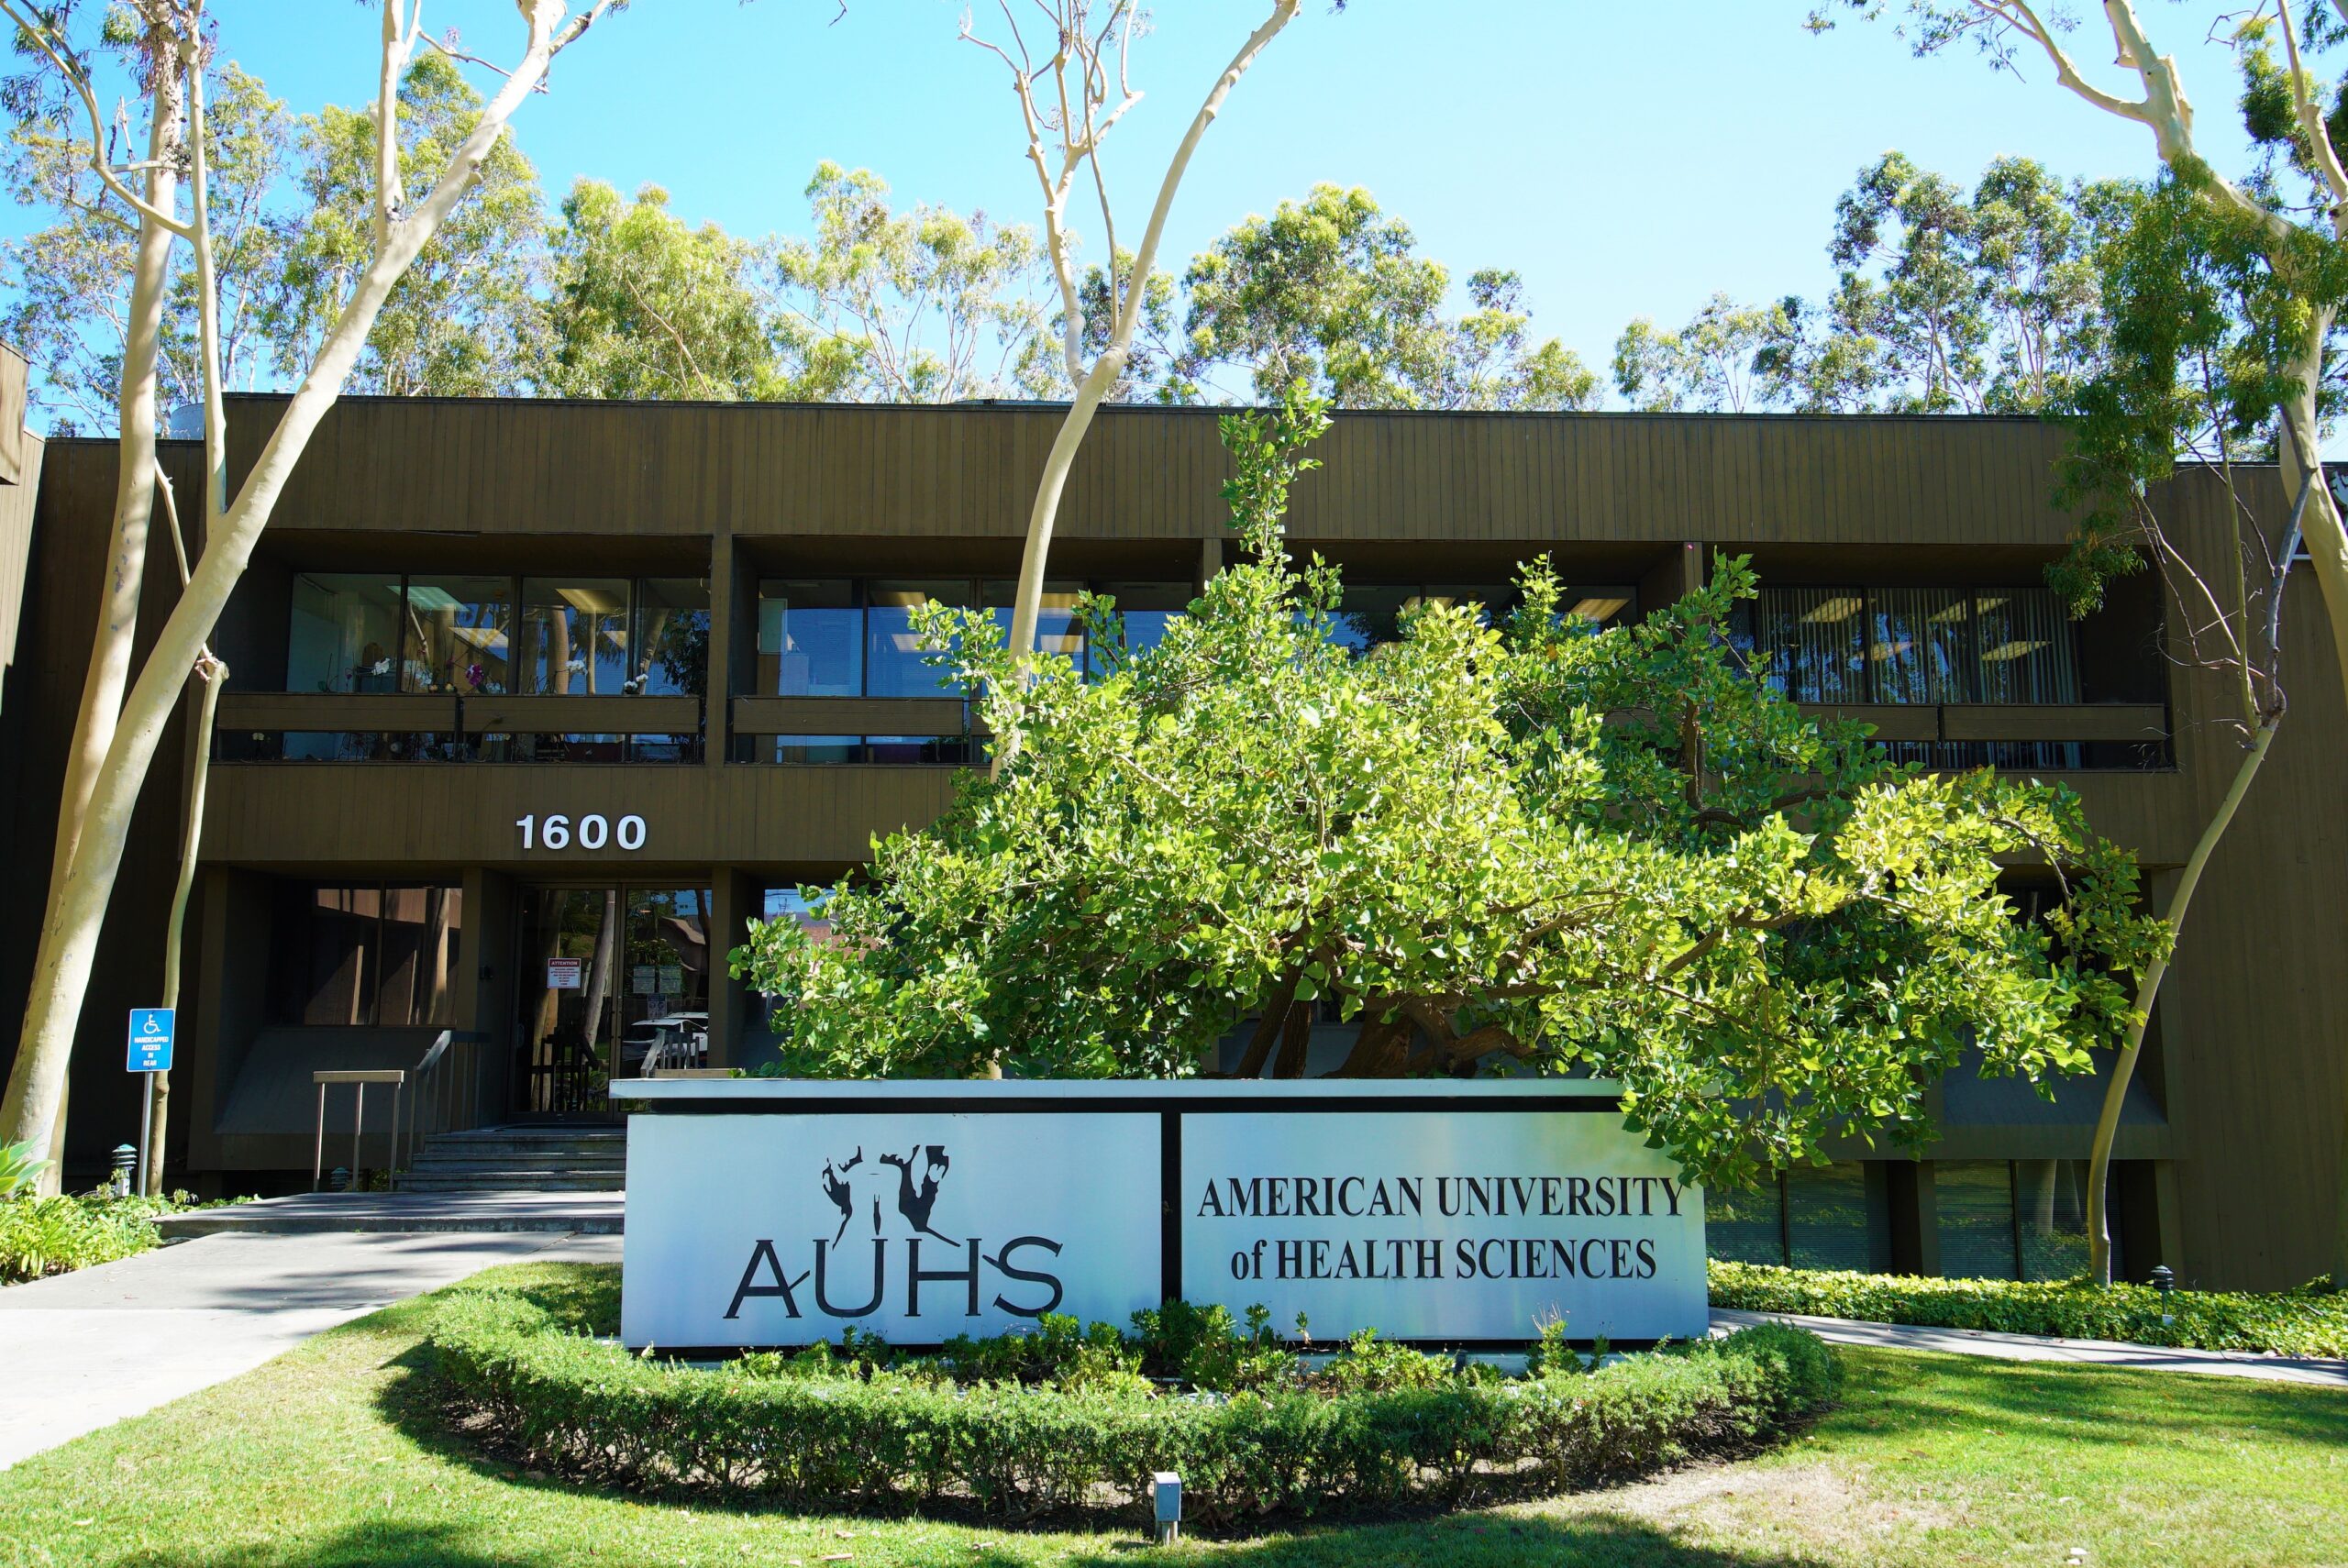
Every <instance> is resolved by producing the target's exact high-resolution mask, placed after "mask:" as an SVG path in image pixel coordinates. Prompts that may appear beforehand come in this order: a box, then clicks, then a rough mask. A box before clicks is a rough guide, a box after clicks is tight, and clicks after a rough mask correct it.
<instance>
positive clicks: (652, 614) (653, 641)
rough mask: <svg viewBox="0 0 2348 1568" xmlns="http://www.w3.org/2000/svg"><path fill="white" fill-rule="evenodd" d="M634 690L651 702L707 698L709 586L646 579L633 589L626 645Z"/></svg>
mask: <svg viewBox="0 0 2348 1568" xmlns="http://www.w3.org/2000/svg"><path fill="white" fill-rule="evenodd" d="M629 665H630V668H631V669H632V670H633V672H634V673H633V675H632V676H631V679H632V680H633V681H634V683H635V689H636V690H637V691H639V692H642V693H644V694H646V695H648V696H652V697H706V696H707V695H709V583H708V582H707V580H704V579H701V578H692V577H653V578H647V579H645V580H644V581H643V582H641V583H639V584H637V593H636V634H635V638H634V641H633V642H631V643H630V645H629Z"/></svg>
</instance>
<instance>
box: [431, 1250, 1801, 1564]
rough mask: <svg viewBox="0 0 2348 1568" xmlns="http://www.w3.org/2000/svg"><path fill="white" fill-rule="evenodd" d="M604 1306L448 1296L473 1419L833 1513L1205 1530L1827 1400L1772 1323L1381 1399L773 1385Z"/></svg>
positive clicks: (1471, 1484)
mask: <svg viewBox="0 0 2348 1568" xmlns="http://www.w3.org/2000/svg"><path fill="white" fill-rule="evenodd" d="M593 1296H594V1293H593V1291H592V1290H591V1291H590V1292H588V1293H587V1294H586V1295H584V1296H582V1295H581V1293H580V1292H579V1291H578V1290H576V1289H573V1290H571V1291H570V1292H569V1293H568V1298H567V1299H566V1298H565V1293H564V1292H563V1291H561V1290H560V1289H559V1288H557V1289H552V1290H549V1289H548V1288H544V1287H540V1286H534V1285H533V1284H532V1283H530V1282H529V1281H528V1280H527V1278H525V1279H524V1280H523V1281H521V1282H518V1283H517V1282H503V1283H502V1282H500V1281H498V1280H497V1278H496V1276H494V1275H492V1276H490V1277H489V1278H488V1279H486V1280H483V1281H477V1282H474V1283H472V1284H470V1285H467V1286H458V1287H455V1288H453V1289H451V1290H449V1291H447V1292H444V1293H443V1294H442V1296H441V1297H438V1298H437V1300H436V1302H435V1304H434V1309H433V1312H432V1315H431V1318H430V1319H429V1320H428V1322H427V1325H426V1333H427V1335H428V1338H429V1342H430V1344H431V1345H432V1347H433V1355H432V1364H433V1367H434V1369H435V1372H436V1375H437V1378H438V1379H439V1383H440V1386H441V1388H442V1389H443V1390H444V1391H445V1393H446V1395H447V1398H448V1403H449V1410H450V1414H451V1415H452V1416H453V1417H455V1418H456V1419H457V1420H458V1422H459V1424H460V1426H462V1427H464V1428H466V1429H468V1430H472V1431H474V1432H476V1433H478V1435H479V1436H480V1438H481V1439H482V1441H487V1442H489V1443H491V1444H493V1446H495V1447H496V1448H497V1449H498V1450H499V1451H501V1452H505V1453H508V1454H510V1455H511V1456H513V1457H514V1458H516V1459H518V1460H521V1461H523V1462H525V1463H528V1464H530V1465H532V1466H535V1467H537V1468H539V1469H544V1470H548V1471H553V1472H556V1473H559V1474H563V1475H565V1476H568V1477H570V1478H571V1479H574V1480H578V1481H582V1482H590V1483H593V1484H597V1485H612V1486H618V1487H623V1488H626V1489H629V1490H634V1491H639V1492H648V1493H655V1494H659V1495H665V1496H677V1495H695V1496H714V1497H721V1498H727V1499H733V1500H742V1501H750V1500H756V1501H759V1502H763V1503H769V1504H781V1505H783V1506H787V1507H806V1508H822V1509H825V1510H827V1511H837V1510H862V1511H875V1512H896V1511H901V1510H904V1509H908V1508H914V1507H940V1506H943V1507H949V1508H950V1507H964V1508H974V1509H976V1510H978V1511H980V1512H982V1513H986V1514H991V1515H995V1516H1000V1517H1007V1518H1029V1517H1033V1516H1036V1515H1039V1514H1045V1513H1050V1512H1056V1511H1062V1510H1068V1509H1076V1508H1086V1509H1096V1508H1101V1507H1130V1506H1133V1505H1140V1506H1142V1507H1146V1506H1147V1505H1146V1499H1147V1496H1148V1480H1149V1475H1150V1473H1151V1472H1153V1471H1157V1470H1172V1471H1176V1472H1179V1473H1180V1475H1181V1477H1182V1487H1183V1506H1184V1511H1185V1513H1186V1515H1188V1516H1189V1517H1190V1518H1192V1519H1193V1520H1195V1521H1198V1522H1201V1523H1205V1524H1213V1523H1215V1522H1218V1521H1225V1522H1227V1521H1231V1520H1235V1519H1246V1518H1258V1517H1262V1516H1266V1515H1272V1514H1284V1515H1309V1514H1316V1513H1324V1512H1331V1511H1365V1510H1370V1511H1375V1510H1385V1509H1390V1508H1394V1507H1404V1506H1412V1505H1424V1504H1429V1503H1434V1504H1440V1505H1443V1506H1445V1507H1457V1506H1460V1505H1463V1504H1467V1503H1469V1502H1477V1501H1487V1500H1490V1499H1492V1498H1494V1497H1498V1496H1528V1495H1534V1494H1539V1493H1547V1492H1555V1491H1559V1490H1563V1489H1565V1488H1567V1487H1570V1486H1573V1485H1579V1484H1583V1483H1587V1482H1589V1481H1592V1480H1597V1479H1600V1478H1604V1477H1612V1476H1620V1475H1628V1474H1638V1473H1641V1472H1644V1471H1648V1470H1652V1469H1655V1468H1656V1467H1658V1466H1662V1465H1667V1464H1671V1463H1677V1462H1678V1461H1681V1460H1684V1459H1687V1458H1689V1457H1691V1456H1693V1455H1697V1454H1701V1453H1711V1452H1731V1451H1736V1450H1741V1449H1745V1448H1749V1447H1750V1446H1752V1445H1753V1444H1755V1443H1756V1442H1758V1441H1762V1440H1764V1439H1766V1438H1767V1437H1770V1436H1772V1435H1774V1434H1776V1433H1778V1432H1780V1431H1782V1430H1785V1428H1786V1427H1787V1426H1788V1425H1789V1423H1791V1422H1793V1421H1795V1420H1797V1419H1800V1418H1801V1417H1802V1416H1804V1415H1807V1414H1808V1413H1810V1412H1811V1411H1813V1410H1816V1409H1818V1408H1821V1407H1822V1406H1823V1405H1824V1404H1825V1403H1826V1402H1827V1401H1828V1400H1829V1399H1830V1398H1831V1397H1832V1395H1833V1385H1834V1376H1835V1373H1834V1365H1833V1360H1832V1358H1831V1356H1830V1355H1829V1353H1828V1352H1827V1350H1826V1347H1825V1346H1824V1345H1823V1344H1822V1343H1821V1342H1820V1341H1819V1340H1818V1339H1817V1338H1816V1337H1815V1336H1814V1335H1811V1334H1808V1333H1805V1332H1802V1331H1800V1330H1795V1329H1789V1328H1785V1327H1782V1326H1780V1325H1776V1324H1770V1325H1767V1326H1765V1327H1761V1328H1755V1329H1748V1330H1745V1331H1743V1332H1741V1333H1738V1334H1734V1335H1732V1336H1730V1337H1729V1338H1727V1339H1725V1340H1721V1341H1714V1342H1704V1343H1700V1344H1696V1345H1691V1346H1681V1347H1677V1348H1675V1349H1672V1350H1668V1351H1664V1352H1658V1353H1651V1354H1645V1355H1639V1356H1634V1357H1629V1358H1626V1359H1624V1360H1623V1361H1620V1362H1617V1363H1614V1364H1610V1365H1608V1366H1605V1367H1603V1368H1602V1369H1600V1370H1599V1371H1596V1372H1592V1373H1568V1372H1563V1371H1560V1372H1555V1373H1549V1374H1545V1375H1540V1376H1533V1377H1525V1378H1520V1379H1514V1380H1509V1379H1503V1378H1500V1377H1498V1376H1495V1375H1491V1374H1490V1372H1489V1371H1485V1372H1483V1373H1482V1374H1481V1375H1460V1376H1456V1377H1450V1378H1446V1379H1445V1381H1444V1382H1443V1383H1442V1384H1441V1385H1440V1386H1420V1387H1406V1388H1391V1389H1386V1390H1382V1391H1378V1392H1351V1391H1345V1392H1333V1391H1327V1390H1321V1389H1303V1388H1294V1387H1291V1388H1285V1389H1279V1390H1275V1391H1271V1392H1267V1393H1260V1394H1258V1393H1239V1394H1235V1395H1230V1396H1215V1395H1210V1394H1202V1393H1190V1394H1182V1393H1172V1392H1167V1391H1163V1390H1160V1389H1157V1388H1153V1387H1149V1386H1141V1387H1135V1386H1132V1385H1131V1384H1130V1383H1124V1382H1118V1381H1114V1380H1112V1381H1110V1382H1107V1383H1104V1384H1101V1385H1095V1386H1072V1387H1069V1386H1036V1385H1028V1384H1021V1383H1014V1382H980V1383H974V1384H969V1385H962V1384H958V1383H956V1382H954V1381H953V1380H952V1379H951V1378H940V1377H936V1376H934V1375H908V1374H906V1373H901V1372H896V1371H891V1370H875V1369H871V1368H869V1367H867V1368H863V1369H861V1371H858V1370H850V1371H847V1373H845V1374H840V1373H834V1374H829V1375H776V1373H775V1372H774V1371H773V1370H772V1358H764V1363H763V1364H761V1362H759V1361H753V1362H750V1363H748V1364H744V1363H725V1364H718V1365H715V1366H688V1365H684V1364H678V1363H671V1362H660V1361H655V1360H651V1359H648V1358H647V1357H641V1356H636V1355H631V1354H629V1353H627V1352H626V1351H625V1350H624V1349H622V1348H620V1347H619V1346H618V1345H616V1344H614V1343H612V1342H609V1341H608V1340H604V1339H599V1338H596V1337H593V1333H592V1332H591V1330H593V1329H596V1328H605V1327H608V1320H607V1319H606V1318H605V1313H604V1310H602V1309H601V1308H602V1303H600V1302H599V1301H596V1300H595V1299H593ZM582 1307H584V1309H585V1310H583V1311H582ZM598 1319H603V1320H604V1321H602V1322H598V1321H595V1320H598ZM847 1365H848V1367H850V1368H851V1369H854V1368H855V1367H856V1364H854V1363H849V1364H847Z"/></svg>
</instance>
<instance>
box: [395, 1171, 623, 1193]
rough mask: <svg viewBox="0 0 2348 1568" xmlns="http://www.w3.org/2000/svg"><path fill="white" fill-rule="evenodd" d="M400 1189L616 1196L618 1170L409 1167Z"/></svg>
mask: <svg viewBox="0 0 2348 1568" xmlns="http://www.w3.org/2000/svg"><path fill="white" fill-rule="evenodd" d="M396 1190H398V1191H400V1192H515V1191H522V1192H608V1193H611V1194H614V1195H615V1196H616V1195H617V1194H618V1193H619V1192H620V1191H621V1182H620V1178H619V1176H618V1175H617V1174H616V1173H608V1174H607V1173H604V1172H598V1171H498V1170H488V1171H471V1172H460V1173H458V1174H455V1175H444V1174H440V1173H437V1172H433V1171H405V1172H403V1173H401V1175H400V1177H399V1180H398V1182H397V1184H396Z"/></svg>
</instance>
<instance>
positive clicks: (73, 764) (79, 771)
mask: <svg viewBox="0 0 2348 1568" xmlns="http://www.w3.org/2000/svg"><path fill="white" fill-rule="evenodd" d="M170 82H171V75H170V72H161V73H160V74H159V79H158V83H157V87H156V93H155V101H154V104H153V105H152V107H153V111H154V115H153V122H152V124H151V125H150V127H149V131H148V148H147V156H148V160H149V166H148V169H147V179H146V186H145V191H144V195H145V197H146V200H147V203H148V204H149V205H150V206H152V207H155V208H157V209H159V210H160V211H163V212H169V211H170V210H171V209H172V205H173V204H175V203H176V202H177V200H178V187H179V177H178V173H177V171H176V169H175V166H174V165H173V163H172V159H171V158H170V157H169V156H168V154H169V153H170V152H171V150H172V147H173V146H174V145H175V144H176V142H177V140H178V138H179V100H178V94H177V92H176V90H175V89H173V88H172V87H171V86H170V85H169V83H170ZM171 260H172V231H171V230H170V229H168V228H166V227H165V226H163V225H161V224H160V223H158V222H156V221H155V220H154V219H153V218H151V217H144V218H141V220H140V222H139V225H138V250H137V252H136V256H135V259H134V260H133V262H132V267H131V274H130V307H129V310H128V313H127V315H126V316H125V318H124V322H123V327H124V331H123V345H122V379H121V385H120V390H119V392H118V394H117V397H116V406H117V410H118V413H119V416H120V419H121V425H122V445H121V454H120V456H121V461H120V464H119V468H118V474H117V478H116V483H115V500H114V522H113V526H112V530H111V532H110V534H109V536H108V538H107V543H106V567H105V572H106V575H105V584H104V585H103V588H102V589H101V593H100V598H99V601H98V618H97V624H96V626H95V627H94V628H93V630H92V633H91V639H90V662H89V667H88V668H87V669H86V670H85V671H84V672H83V678H82V703H81V707H80V709H79V710H78V711H77V712H75V714H74V717H73V738H72V741H71V743H69V746H68V749H67V751H66V754H65V785H64V788H63V790H61V791H60V793H59V797H58V804H57V835H56V842H55V845H54V848H53V850H52V852H51V858H50V884H49V900H50V904H52V905H54V904H55V903H56V902H57V901H58V900H59V898H60V896H61V893H62V891H63V889H64V885H65V880H66V877H67V874H68V871H69V868H70V867H71V866H72V860H73V851H74V846H75V845H76V843H77V842H78V841H79V839H80V837H81V831H82V822H83V812H85V811H87V809H88V807H89V801H90V794H91V791H92V790H93V789H94V787H95V785H96V781H97V776H98V770H99V768H100V767H102V766H103V765H104V763H105V756H106V748H107V747H108V746H109V745H112V744H113V742H114V735H115V725H116V720H117V718H118V717H119V715H120V713H121V712H122V695H123V690H124V688H125V687H127V685H128V684H129V680H130V654H131V645H132V642H133V640H134V639H135V638H136V636H137V634H138V595H139V592H140V591H141V590H142V589H143V588H144V587H145V583H146V569H147V537H148V533H149V529H150V524H151V523H152V521H153V517H154V506H155V484H154V479H153V474H154V471H155V436H156V429H157V423H158V415H157V407H156V404H157V401H158V395H159V394H158V386H157V376H156V348H157V345H158V343H159V342H160V340H161V334H162V325H163V302H164V296H165V294H166V293H168V292H169V289H170V285H171ZM35 1120H36V1119H35V1117H34V1116H28V1114H27V1113H26V1110H25V1108H24V1107H23V1106H22V1105H20V1104H18V1103H17V1094H16V1088H15V1085H14V1083H13V1081H12V1083H11V1085H10V1088H9V1091H8V1094H7V1097H6V1099H0V1127H16V1128H23V1127H26V1126H28V1125H32V1124H34V1121H35ZM47 1120H48V1121H49V1124H50V1125H49V1132H50V1136H49V1139H48V1147H49V1150H50V1155H51V1158H50V1164H49V1165H48V1166H47V1167H46V1169H45V1170H44V1171H43V1173H42V1176H41V1178H40V1184H39V1191H41V1192H43V1193H54V1192H56V1191H57V1190H58V1189H59V1187H60V1186H61V1180H62V1172H63V1170H64V1157H63V1156H64V1140H65V1102H64V1098H63V1096H62V1094H60V1095H59V1097H58V1099H57V1101H56V1103H55V1105H54V1106H53V1107H52V1108H51V1109H50V1112H49V1114H48V1118H47ZM5 1141H6V1140H0V1142H5Z"/></svg>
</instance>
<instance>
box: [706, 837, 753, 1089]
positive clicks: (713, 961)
mask: <svg viewBox="0 0 2348 1568" xmlns="http://www.w3.org/2000/svg"><path fill="white" fill-rule="evenodd" d="M765 893H766V888H765V884H764V881H763V879H762V878H759V877H756V876H753V875H752V874H751V873H749V872H748V871H740V870H737V869H735V868H734V867H730V866H721V867H718V868H717V870H716V872H715V873H714V875H713V876H712V877H711V878H710V920H709V1065H710V1066H713V1067H748V1066H757V1063H756V1062H755V1061H754V1060H752V1059H751V1058H752V1057H753V1056H755V1055H756V1054H757V1049H756V1048H757V1045H758V1043H759V1042H758V1040H757V1039H756V1038H755V1037H756V1035H757V1033H758V1030H757V1027H756V1021H757V1018H758V1010H757V1007H756V1005H755V1003H756V999H755V998H753V997H752V996H751V995H750V990H749V988H748V986H746V985H744V984H743V983H742V982H741V981H739V980H737V979H736V978H735V977H733V976H732V975H731V974H729V973H728V972H727V965H726V955H727V954H729V953H731V952H733V951H734V949H735V948H737V947H738V946H740V945H741V944H742V943H743V941H744V939H745V938H747V937H748V934H749V924H748V922H750V921H751V920H752V919H754V918H756V917H757V916H758V915H759V914H760V913H761V912H762V911H763V908H764V904H763V900H764V898H765Z"/></svg>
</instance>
